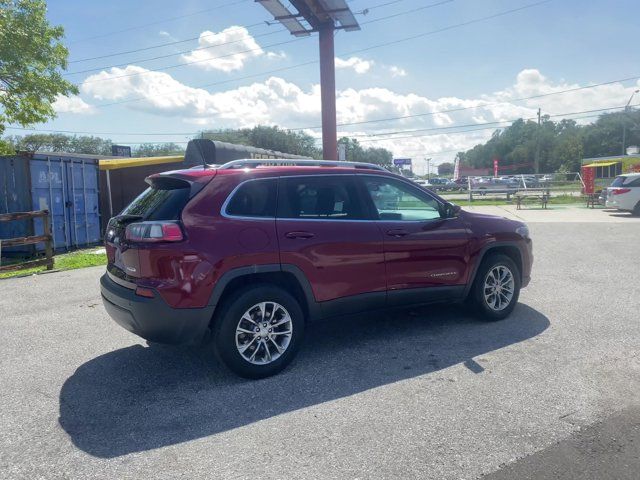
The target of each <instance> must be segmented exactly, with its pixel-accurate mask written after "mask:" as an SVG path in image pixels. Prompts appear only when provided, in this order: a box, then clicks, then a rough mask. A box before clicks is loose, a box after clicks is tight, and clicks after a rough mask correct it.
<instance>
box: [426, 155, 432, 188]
mask: <svg viewBox="0 0 640 480" xmlns="http://www.w3.org/2000/svg"><path fill="white" fill-rule="evenodd" d="M426 160H427V181H428V182H429V183H431V159H430V158H427V159H426Z"/></svg>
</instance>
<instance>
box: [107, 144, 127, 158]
mask: <svg viewBox="0 0 640 480" xmlns="http://www.w3.org/2000/svg"><path fill="white" fill-rule="evenodd" d="M111 155H113V156H114V157H131V147H128V146H126V145H111Z"/></svg>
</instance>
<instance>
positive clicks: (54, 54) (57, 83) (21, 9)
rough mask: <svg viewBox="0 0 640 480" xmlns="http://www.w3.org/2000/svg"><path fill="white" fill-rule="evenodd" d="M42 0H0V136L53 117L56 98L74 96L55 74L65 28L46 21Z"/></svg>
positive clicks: (62, 65)
mask: <svg viewBox="0 0 640 480" xmlns="http://www.w3.org/2000/svg"><path fill="white" fill-rule="evenodd" d="M46 10H47V9H46V4H45V2H44V0H0V107H1V108H0V133H2V132H3V131H4V125H5V124H6V123H18V124H20V125H23V126H27V125H31V124H34V123H37V122H44V121H46V120H48V119H50V118H54V117H55V111H54V109H53V106H52V104H53V102H54V101H55V100H56V97H57V96H58V95H70V94H75V93H78V89H77V87H76V86H75V85H73V84H72V83H70V82H68V81H67V80H65V79H64V78H62V75H61V73H60V69H66V67H67V57H68V55H69V52H68V50H67V49H66V48H65V47H64V45H63V44H62V43H61V39H62V38H63V36H64V29H63V28H62V27H60V26H51V25H50V24H49V22H48V21H47V19H46Z"/></svg>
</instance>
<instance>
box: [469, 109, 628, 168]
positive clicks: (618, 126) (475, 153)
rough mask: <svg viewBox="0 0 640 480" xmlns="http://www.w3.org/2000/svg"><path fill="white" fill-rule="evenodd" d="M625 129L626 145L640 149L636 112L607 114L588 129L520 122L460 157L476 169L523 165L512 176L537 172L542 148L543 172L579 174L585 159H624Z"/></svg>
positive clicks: (572, 122) (564, 123)
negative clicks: (613, 157)
mask: <svg viewBox="0 0 640 480" xmlns="http://www.w3.org/2000/svg"><path fill="white" fill-rule="evenodd" d="M624 125H626V128H627V140H626V145H627V146H629V145H639V144H640V112H639V111H636V110H629V111H627V112H617V113H607V114H604V115H601V116H600V117H598V119H597V120H596V121H595V122H594V123H591V124H588V125H578V124H577V123H576V122H575V120H561V121H559V122H553V121H551V120H550V119H549V117H543V119H542V123H541V125H540V127H538V123H537V122H533V121H524V120H522V119H520V120H517V121H516V122H513V124H512V125H511V126H510V127H508V128H506V129H505V130H503V131H496V132H495V133H494V134H493V135H492V137H491V139H490V140H489V141H488V142H487V143H485V144H484V145H476V146H475V147H473V148H472V149H470V150H467V151H466V152H461V153H459V154H458V157H459V158H460V159H461V161H462V162H463V163H465V164H466V165H470V166H472V167H475V168H493V159H494V158H498V159H499V160H500V166H501V167H504V166H508V165H521V166H520V167H519V168H514V169H511V170H508V172H509V173H528V172H532V171H533V168H534V164H535V159H536V151H537V149H538V148H539V156H540V172H558V171H561V172H577V171H578V170H579V169H580V161H581V159H582V158H591V157H603V156H610V155H620V154H621V153H622V130H623V126H624ZM505 171H507V170H505Z"/></svg>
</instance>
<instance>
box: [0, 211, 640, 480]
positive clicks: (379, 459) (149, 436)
mask: <svg viewBox="0 0 640 480" xmlns="http://www.w3.org/2000/svg"><path fill="white" fill-rule="evenodd" d="M601 213H604V212H601ZM630 220H631V219H630ZM530 229H531V231H532V236H533V238H534V252H535V263H534V271H533V279H532V282H531V285H530V286H529V287H528V288H527V289H525V290H523V292H522V295H521V303H520V305H519V306H518V307H517V308H516V310H515V312H514V314H513V316H512V317H511V318H510V319H508V320H506V321H502V322H497V323H483V322H480V321H477V320H475V319H474V318H473V317H472V316H470V315H469V314H468V313H466V312H465V311H464V310H462V309H460V308H456V307H425V308H420V309H417V310H414V311H411V312H409V311H391V312H380V313H377V314H371V315H361V316H353V317H346V318H338V319H334V320H331V321H326V322H322V323H317V324H314V325H312V326H311V327H310V328H309V331H308V337H307V341H306V344H305V346H304V347H303V349H302V351H301V352H300V355H299V356H298V358H297V360H296V361H295V362H294V363H293V364H292V365H291V366H290V368H288V369H287V370H286V371H285V372H283V373H282V374H280V375H278V376H276V377H272V378H269V379H264V380H259V381H247V380H242V379H239V378H237V377H235V376H233V375H232V374H230V373H228V372H227V371H225V370H224V369H223V368H222V367H220V366H219V365H218V364H217V363H216V362H215V361H214V360H213V358H212V356H211V354H210V352H209V351H208V350H206V349H187V348H170V347H158V346H153V347H149V346H147V345H146V343H145V342H144V341H141V340H140V339H138V338H137V337H135V336H134V335H132V334H130V333H128V332H126V331H124V330H123V329H121V328H120V327H118V326H117V325H116V324H115V323H113V322H112V321H111V320H110V319H109V318H108V316H107V315H106V313H105V311H104V309H103V307H102V304H101V301H100V295H99V291H98V279H99V276H100V275H101V273H102V271H103V268H90V269H84V270H77V271H70V272H59V273H51V274H45V275H38V276H32V277H27V278H19V279H12V280H3V281H0V327H1V329H2V330H1V331H2V333H3V334H2V335H1V336H0V355H1V357H0V358H1V361H0V385H1V388H0V409H1V410H0V411H1V412H2V415H0V432H1V433H2V434H1V435H0V478H3V479H4V478H7V479H14V478H16V479H18V478H19V479H34V478H46V479H49V478H72V479H75V478H83V479H84V478H92V479H93V478H96V479H111V478H113V479H116V478H117V479H126V478H131V479H133V478H135V479H139V478H154V479H161V478H188V479H199V478H207V479H211V478H221V479H232V478H252V479H261V478H282V479H289V478H296V479H298V478H305V479H306V478H314V479H315V478H336V479H345V478H354V479H355V478H361V479H364V478H420V479H475V478H481V477H483V476H487V477H486V478H488V479H491V480H493V479H502V478H562V479H577V478H580V479H582V478H586V479H588V478H637V476H636V477H633V476H629V475H630V474H631V473H632V472H633V473H635V472H637V471H638V462H637V459H638V457H640V447H639V443H638V442H639V440H638V430H637V428H638V416H639V415H638V411H639V410H638V407H639V406H640V398H639V396H638V392H639V391H640V360H639V359H638V349H639V347H640V322H639V319H640V315H639V313H638V312H639V309H638V307H639V305H638V298H640V256H638V240H639V238H640V223H638V222H635V221H632V220H631V221H629V222H625V221H624V220H622V221H616V222H607V223H579V222H573V223H568V222H566V223H565V222H556V223H531V224H530ZM594 452H595V453H594ZM589 462H591V463H589ZM597 469H599V470H597ZM585 472H587V473H589V472H591V473H598V476H594V475H592V476H589V475H587V474H586V473H585ZM563 475H564V476H563ZM625 475H627V476H625Z"/></svg>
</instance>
